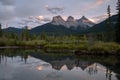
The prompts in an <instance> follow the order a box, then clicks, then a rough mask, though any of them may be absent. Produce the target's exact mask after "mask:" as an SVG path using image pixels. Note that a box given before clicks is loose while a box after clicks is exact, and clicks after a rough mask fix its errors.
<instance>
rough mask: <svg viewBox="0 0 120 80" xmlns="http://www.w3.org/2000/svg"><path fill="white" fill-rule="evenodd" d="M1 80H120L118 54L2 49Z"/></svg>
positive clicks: (0, 51) (0, 55)
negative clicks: (83, 54)
mask: <svg viewBox="0 0 120 80" xmlns="http://www.w3.org/2000/svg"><path fill="white" fill-rule="evenodd" d="M0 80H120V60H119V57H116V56H101V57H100V56H76V55H73V54H68V53H58V54H56V53H55V54H51V53H43V52H41V51H40V50H21V49H19V50H15V49H2V50H0Z"/></svg>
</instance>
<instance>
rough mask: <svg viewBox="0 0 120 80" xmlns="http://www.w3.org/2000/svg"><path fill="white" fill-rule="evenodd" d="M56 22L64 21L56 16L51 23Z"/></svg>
mask: <svg viewBox="0 0 120 80" xmlns="http://www.w3.org/2000/svg"><path fill="white" fill-rule="evenodd" d="M57 21H64V20H63V18H62V17H61V16H60V15H58V16H55V17H53V20H52V22H57Z"/></svg>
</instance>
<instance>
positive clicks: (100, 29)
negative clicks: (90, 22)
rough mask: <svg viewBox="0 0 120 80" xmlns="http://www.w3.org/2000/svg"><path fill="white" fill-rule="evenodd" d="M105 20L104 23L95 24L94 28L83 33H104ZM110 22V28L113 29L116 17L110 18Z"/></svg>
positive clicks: (105, 28) (105, 27)
mask: <svg viewBox="0 0 120 80" xmlns="http://www.w3.org/2000/svg"><path fill="white" fill-rule="evenodd" d="M107 20H108V19H106V20H105V21H103V22H101V23H99V24H96V25H95V26H93V27H91V28H89V29H88V30H86V31H85V32H84V33H98V32H105V31H106V30H107V26H106V25H107ZM111 22H112V25H111V26H112V27H113V29H114V27H115V24H116V22H117V15H113V16H112V17H111Z"/></svg>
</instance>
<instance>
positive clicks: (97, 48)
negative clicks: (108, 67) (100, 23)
mask: <svg viewBox="0 0 120 80" xmlns="http://www.w3.org/2000/svg"><path fill="white" fill-rule="evenodd" d="M41 45H42V46H44V48H45V49H50V50H63V51H64V50H84V51H88V52H108V53H112V52H113V53H117V52H118V53H119V52H120V45H119V44H117V43H115V42H98V41H97V42H94V43H92V44H90V43H89V42H88V41H75V40H73V41H72V40H69V41H68V42H67V41H66V40H65V41H64V40H58V41H57V40H56V42H54V41H53V40H51V41H46V40H28V41H22V40H15V39H6V38H4V39H0V46H22V47H24V46H29V47H36V46H41Z"/></svg>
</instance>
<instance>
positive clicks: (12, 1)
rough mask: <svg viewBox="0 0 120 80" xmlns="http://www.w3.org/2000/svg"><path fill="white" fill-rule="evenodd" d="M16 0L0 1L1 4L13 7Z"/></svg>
mask: <svg viewBox="0 0 120 80" xmlns="http://www.w3.org/2000/svg"><path fill="white" fill-rule="evenodd" d="M14 2H15V0H0V3H1V4H3V5H13V4H14Z"/></svg>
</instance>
